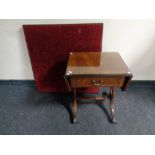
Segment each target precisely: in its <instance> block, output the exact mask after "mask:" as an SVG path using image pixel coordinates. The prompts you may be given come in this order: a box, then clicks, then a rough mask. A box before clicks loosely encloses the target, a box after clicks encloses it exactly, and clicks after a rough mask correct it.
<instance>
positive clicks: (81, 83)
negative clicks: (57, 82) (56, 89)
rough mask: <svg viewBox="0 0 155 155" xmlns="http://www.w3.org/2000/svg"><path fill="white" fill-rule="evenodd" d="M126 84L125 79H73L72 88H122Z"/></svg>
mask: <svg viewBox="0 0 155 155" xmlns="http://www.w3.org/2000/svg"><path fill="white" fill-rule="evenodd" d="M123 83H124V78H121V77H118V78H117V77H115V78H92V77H91V78H90V77H72V78H71V87H72V88H81V87H106V86H107V87H110V86H115V87H122V86H123Z"/></svg>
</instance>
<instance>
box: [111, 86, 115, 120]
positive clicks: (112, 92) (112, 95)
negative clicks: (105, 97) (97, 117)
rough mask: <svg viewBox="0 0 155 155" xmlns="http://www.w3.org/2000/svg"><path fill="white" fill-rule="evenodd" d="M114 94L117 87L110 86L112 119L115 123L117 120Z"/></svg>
mask: <svg viewBox="0 0 155 155" xmlns="http://www.w3.org/2000/svg"><path fill="white" fill-rule="evenodd" d="M114 96H115V87H111V88H110V109H111V117H112V118H111V119H112V122H113V123H116V121H115V108H114V106H115V104H114Z"/></svg>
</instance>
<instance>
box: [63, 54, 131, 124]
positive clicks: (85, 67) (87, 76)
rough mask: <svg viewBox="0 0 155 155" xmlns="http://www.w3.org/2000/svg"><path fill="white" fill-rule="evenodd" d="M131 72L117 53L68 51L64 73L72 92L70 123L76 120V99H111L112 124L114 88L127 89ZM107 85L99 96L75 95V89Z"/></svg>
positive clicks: (112, 118) (113, 117)
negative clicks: (105, 90) (108, 90)
mask: <svg viewBox="0 0 155 155" xmlns="http://www.w3.org/2000/svg"><path fill="white" fill-rule="evenodd" d="M132 77H133V75H132V73H131V71H130V70H129V68H128V67H127V65H126V64H125V62H124V61H123V59H122V58H121V56H120V55H119V53H118V52H76V53H73V52H71V53H70V56H69V60H68V65H67V69H66V73H65V76H64V79H65V82H66V86H67V87H68V89H69V91H73V93H74V110H73V123H75V122H76V121H77V100H78V99H82V100H83V99H88V100H92V99H95V100H105V99H109V100H110V109H111V120H112V122H113V123H115V122H116V121H115V115H114V111H115V109H114V105H115V104H114V97H115V88H117V87H119V88H121V89H122V90H123V91H124V90H126V88H127V85H128V83H129V82H130V80H131V79H132ZM89 87H91V88H100V87H109V88H110V92H109V93H106V92H103V93H102V96H96V97H80V98H78V97H77V94H76V89H77V88H78V89H79V88H89Z"/></svg>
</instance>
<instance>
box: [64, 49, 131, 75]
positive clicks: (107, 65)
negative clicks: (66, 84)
mask: <svg viewBox="0 0 155 155" xmlns="http://www.w3.org/2000/svg"><path fill="white" fill-rule="evenodd" d="M75 75H101V76H109V75H111V76H112V75H113V76H131V75H132V73H131V71H130V70H129V68H128V66H127V65H126V64H125V62H124V61H123V59H122V58H121V56H120V54H119V53H118V52H75V53H73V52H72V53H70V56H69V60H68V65H67V70H66V76H75Z"/></svg>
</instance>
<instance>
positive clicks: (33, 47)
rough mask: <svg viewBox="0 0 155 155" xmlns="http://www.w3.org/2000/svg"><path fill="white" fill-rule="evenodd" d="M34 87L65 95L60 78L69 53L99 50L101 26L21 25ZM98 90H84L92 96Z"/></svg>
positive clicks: (100, 46)
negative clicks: (34, 83)
mask: <svg viewBox="0 0 155 155" xmlns="http://www.w3.org/2000/svg"><path fill="white" fill-rule="evenodd" d="M23 29H24V34H25V38H26V43H27V47H28V52H29V56H30V60H31V64H32V69H33V73H34V78H35V81H36V86H37V89H38V90H39V91H42V92H67V91H68V90H67V88H66V85H65V82H64V79H63V75H64V74H65V70H66V66H67V61H68V57H69V53H70V52H80V51H82V52H84V51H86V52H92V51H94V52H99V51H101V50H102V31H103V24H101V23H97V24H55V25H23ZM97 91H98V89H89V90H88V89H86V91H85V92H89V93H96V92H97Z"/></svg>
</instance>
